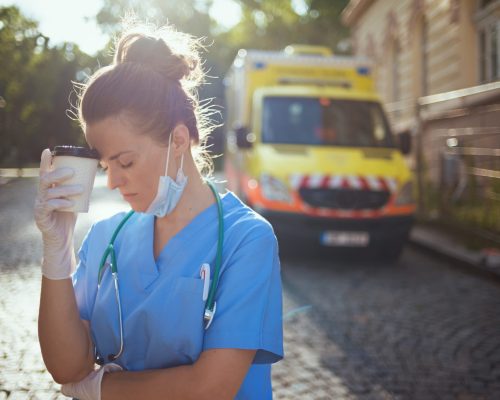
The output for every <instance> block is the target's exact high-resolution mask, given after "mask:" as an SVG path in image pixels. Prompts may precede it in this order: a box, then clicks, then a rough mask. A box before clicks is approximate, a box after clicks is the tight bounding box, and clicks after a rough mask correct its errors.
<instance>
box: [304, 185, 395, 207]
mask: <svg viewBox="0 0 500 400" xmlns="http://www.w3.org/2000/svg"><path fill="white" fill-rule="evenodd" d="M299 194H300V197H301V198H302V200H303V201H305V202H306V203H307V204H309V205H310V206H311V207H322V208H332V209H337V210H377V209H379V208H382V207H383V206H384V205H386V204H387V202H388V201H389V198H390V196H391V194H390V192H388V191H375V190H357V189H309V188H301V189H299Z"/></svg>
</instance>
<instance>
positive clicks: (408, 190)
mask: <svg viewBox="0 0 500 400" xmlns="http://www.w3.org/2000/svg"><path fill="white" fill-rule="evenodd" d="M414 203H415V199H414V197H413V182H411V181H410V182H406V183H405V184H404V185H403V187H402V188H401V189H400V190H399V192H398V194H397V196H396V200H395V201H394V204H395V205H397V206H404V205H408V204H414Z"/></svg>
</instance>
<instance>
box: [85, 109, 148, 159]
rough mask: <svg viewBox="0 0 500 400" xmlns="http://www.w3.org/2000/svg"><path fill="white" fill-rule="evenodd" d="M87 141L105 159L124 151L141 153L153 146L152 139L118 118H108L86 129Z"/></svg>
mask: <svg viewBox="0 0 500 400" xmlns="http://www.w3.org/2000/svg"><path fill="white" fill-rule="evenodd" d="M85 139H86V141H87V143H88V145H89V146H90V147H91V148H92V149H95V150H97V151H98V153H99V154H100V156H101V158H103V159H105V158H111V157H113V156H114V155H115V153H120V152H123V151H134V152H137V151H141V150H144V149H145V148H146V147H149V145H150V144H151V143H150V142H151V138H149V137H148V136H147V135H144V134H140V133H139V132H137V130H136V129H134V127H133V126H132V125H131V124H127V123H125V122H124V121H122V120H120V119H117V118H107V119H104V120H102V121H99V122H96V123H93V124H91V125H88V126H87V127H86V128H85Z"/></svg>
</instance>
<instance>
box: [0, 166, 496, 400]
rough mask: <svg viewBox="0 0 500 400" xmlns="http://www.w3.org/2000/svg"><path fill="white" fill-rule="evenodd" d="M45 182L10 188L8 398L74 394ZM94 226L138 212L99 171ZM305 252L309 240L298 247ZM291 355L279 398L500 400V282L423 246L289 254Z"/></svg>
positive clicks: (1, 316) (0, 232)
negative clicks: (55, 302) (50, 277)
mask: <svg viewBox="0 0 500 400" xmlns="http://www.w3.org/2000/svg"><path fill="white" fill-rule="evenodd" d="M36 182H37V181H36V179H33V178H23V179H15V180H12V181H9V182H8V183H6V184H3V185H0V400H3V399H9V400H12V399H59V398H60V399H63V398H65V397H64V396H62V395H61V394H60V393H59V385H57V384H55V383H53V382H52V380H51V377H50V375H49V374H48V373H47V371H46V370H45V368H44V365H43V362H42V359H41V355H40V349H39V345H38V340H37V327H36V321H37V311H38V301H39V293H40V273H39V262H40V259H41V239H40V235H39V233H38V231H37V229H36V227H35V224H34V222H33V211H32V207H33V202H34V196H35V193H36ZM91 204H92V205H91V209H90V212H89V213H88V214H80V216H79V219H78V222H77V227H76V239H75V246H76V247H77V248H78V247H79V246H80V243H81V241H82V239H83V236H84V235H85V233H86V231H87V230H88V228H89V227H90V225H91V224H92V222H93V221H96V220H98V219H101V218H104V217H106V216H109V215H112V214H114V213H116V212H118V211H121V210H125V209H127V205H126V204H124V203H123V202H121V201H120V198H119V196H118V195H117V194H116V193H111V192H109V191H108V190H107V189H106V188H105V178H104V177H103V176H99V177H98V178H97V180H96V186H95V189H94V191H93V194H92V201H91ZM292 247H299V248H300V243H297V244H296V245H295V246H292ZM282 279H283V287H284V297H283V299H284V322H283V326H284V336H285V353H286V357H285V359H284V360H283V361H282V362H280V363H278V364H277V365H275V366H274V367H273V384H274V393H275V399H279V400H282V399H283V400H285V399H287V400H288V399H367V400H368V399H457V400H467V399H484V400H486V399H492V400H493V399H500V311H499V310H500V283H499V281H492V280H491V278H490V279H488V278H486V277H485V276H483V275H477V274H475V273H472V272H470V273H469V272H468V271H466V270H463V269H458V268H455V267H454V266H452V265H449V264H446V263H445V262H443V261H440V260H437V259H434V258H432V257H431V256H429V255H427V254H424V253H421V252H419V251H417V250H416V249H413V248H410V247H408V248H407V249H405V251H404V253H403V255H402V257H401V260H400V261H399V262H398V263H397V264H394V265H384V264H381V263H377V262H376V261H374V260H371V259H369V258H365V259H363V258H360V257H356V259H353V258H352V257H350V258H349V257H345V256H342V257H340V256H339V255H338V254H335V253H332V252H328V253H321V254H317V253H315V252H311V251H306V252H304V253H303V254H302V255H300V254H292V255H286V254H285V256H284V257H283V258H282Z"/></svg>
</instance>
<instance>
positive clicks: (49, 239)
mask: <svg viewBox="0 0 500 400" xmlns="http://www.w3.org/2000/svg"><path fill="white" fill-rule="evenodd" d="M51 161H52V155H51V153H50V150H49V149H45V150H44V151H43V152H42V158H41V162H40V182H39V186H38V193H37V196H36V201H35V221H36V225H37V227H38V229H39V230H40V232H42V238H43V261H42V274H43V275H44V276H45V277H47V278H49V279H66V278H69V277H70V276H71V274H72V273H73V271H74V270H75V267H76V260H75V254H74V249H73V231H74V229H75V224H76V213H74V212H58V211H59V210H60V209H63V208H67V207H71V206H72V205H73V201H72V200H70V199H67V198H66V197H67V196H73V195H77V194H80V193H82V192H83V187H82V186H81V185H57V184H60V183H61V182H64V181H65V180H67V179H69V178H71V177H72V176H73V174H74V171H73V170H72V169H71V168H58V169H56V170H53V169H52V168H51Z"/></svg>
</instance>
